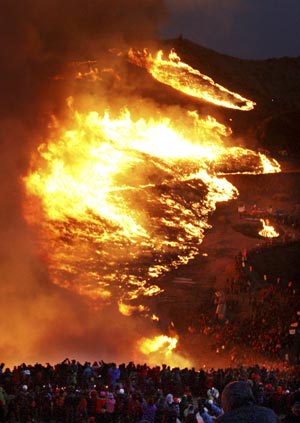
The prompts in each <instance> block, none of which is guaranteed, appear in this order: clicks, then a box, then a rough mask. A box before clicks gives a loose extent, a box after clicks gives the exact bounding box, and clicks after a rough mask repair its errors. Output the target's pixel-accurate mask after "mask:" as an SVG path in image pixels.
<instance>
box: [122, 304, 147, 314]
mask: <svg viewBox="0 0 300 423" xmlns="http://www.w3.org/2000/svg"><path fill="white" fill-rule="evenodd" d="M145 310H146V307H145V306H143V305H141V304H140V305H138V306H131V305H128V304H124V303H122V302H121V301H120V302H119V312H120V313H121V314H123V316H131V315H132V314H133V313H134V312H136V311H137V312H140V313H141V312H143V311H145Z"/></svg>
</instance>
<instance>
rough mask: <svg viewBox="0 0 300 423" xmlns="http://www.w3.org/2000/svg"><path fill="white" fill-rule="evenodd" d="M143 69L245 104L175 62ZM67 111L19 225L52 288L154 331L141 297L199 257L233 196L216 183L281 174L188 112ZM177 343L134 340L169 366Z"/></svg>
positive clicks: (36, 164) (36, 160)
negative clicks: (27, 225)
mask: <svg viewBox="0 0 300 423" xmlns="http://www.w3.org/2000/svg"><path fill="white" fill-rule="evenodd" d="M136 57H139V60H141V57H140V56H136V55H134V54H133V53H131V55H130V58H131V60H135V61H136ZM144 63H146V64H147V68H149V66H150V65H149V63H150V64H151V66H150V68H149V69H151V73H153V74H154V75H155V77H156V78H157V79H159V80H162V82H165V79H166V76H167V75H168V72H169V76H172V75H173V76H174V78H175V87H176V88H177V89H181V90H182V91H183V92H188V93H189V94H191V92H192V91H193V92H194V91H195V90H196V91H197V92H198V94H196V96H198V97H199V96H200V98H204V99H206V100H208V101H212V102H214V103H215V104H219V105H223V106H226V107H233V108H239V109H241V110H250V109H251V108H252V107H253V105H254V103H253V102H251V101H250V100H246V99H244V98H242V97H241V96H239V95H238V94H235V93H231V92H230V91H228V90H226V89H225V88H223V87H221V86H219V85H218V84H215V83H214V82H213V81H212V80H211V79H210V78H208V77H205V76H204V75H202V74H200V72H198V71H195V70H194V69H192V68H190V67H189V66H188V65H185V64H183V63H182V62H180V61H179V58H178V57H177V56H174V53H173V56H171V57H170V59H169V61H164V60H163V59H162V57H161V56H158V57H157V58H156V59H155V60H154V59H152V58H151V56H149V55H148V56H144V57H143V64H144ZM89 66H90V63H89ZM100 75H101V73H99V72H98V71H97V69H96V68H94V64H93V69H92V70H91V71H89V70H88V71H87V72H83V73H81V74H80V75H77V78H89V79H91V80H93V81H98V79H101V77H100ZM163 75H164V76H163ZM171 79H172V78H171ZM176 81H177V82H176ZM172 84H173V82H172ZM204 86H206V88H207V90H206V91H205V90H204ZM188 87H190V88H189V89H188ZM192 95H194V94H192ZM73 103H74V102H73V99H72V98H70V99H69V100H68V105H69V114H70V116H69V119H68V120H67V121H66V122H64V124H62V123H59V122H58V121H57V120H56V119H54V120H53V122H54V123H55V124H54V125H53V127H52V132H51V135H50V137H49V139H47V140H44V142H43V143H42V144H41V145H40V146H39V148H38V150H37V151H36V152H35V154H33V156H32V159H31V165H30V169H29V172H28V175H27V176H26V177H25V178H24V183H25V186H26V190H27V194H28V202H27V203H26V207H25V214H26V218H27V219H28V221H29V222H31V223H32V224H33V225H35V228H36V230H37V234H38V239H39V240H40V249H41V253H42V258H43V260H44V261H45V262H46V264H47V266H48V269H49V274H50V277H51V280H52V281H53V282H54V283H55V284H58V285H59V286H61V287H64V288H66V289H69V290H72V291H75V292H77V293H79V294H81V295H84V296H86V297H88V298H90V299H92V300H94V304H96V305H97V307H98V306H99V303H100V304H102V303H103V304H104V303H105V304H107V303H111V302H113V301H115V304H117V305H118V309H119V312H120V313H121V314H123V315H125V316H130V315H132V314H133V313H140V314H143V315H144V316H145V317H146V318H148V319H149V320H151V321H152V322H153V321H159V317H158V316H156V315H155V314H154V313H153V312H152V311H151V308H150V307H149V306H144V305H143V304H142V297H146V296H148V297H149V296H154V295H158V294H159V293H160V292H162V289H161V288H160V287H159V286H158V285H156V284H154V283H153V281H154V280H155V279H156V278H158V277H159V276H161V275H163V274H165V273H166V272H168V271H170V270H171V269H174V268H176V267H178V266H179V265H181V264H184V263H187V262H188V261H189V260H191V259H192V258H194V257H195V256H196V255H197V254H198V249H199V244H200V243H201V242H202V239H203V236H204V231H205V230H206V229H207V228H209V225H208V223H207V221H208V216H209V214H210V213H211V212H212V211H213V210H214V209H215V207H216V203H217V202H220V201H228V200H229V199H231V198H234V197H236V196H237V195H238V191H237V189H236V188H235V187H234V186H233V185H232V184H231V183H229V182H228V181H227V180H226V179H225V178H224V175H226V174H228V173H241V172H242V173H264V172H278V171H279V170H280V167H279V165H278V163H277V162H276V161H275V160H272V159H269V158H267V157H266V156H265V155H263V154H261V153H256V152H254V151H252V150H249V149H245V148H241V147H234V146H229V145H228V144H229V140H230V136H231V131H230V129H229V128H227V127H225V126H224V125H222V124H220V123H218V122H217V121H216V120H215V119H214V118H212V117H210V116H207V117H205V118H200V117H199V116H198V114H197V113H196V112H195V111H190V112H186V111H182V110H181V111H178V116H177V119H174V116H173V114H171V115H170V116H169V115H168V113H167V112H166V113H162V111H161V110H153V108H152V110H147V107H145V108H144V109H143V108H142V109H141V110H139V113H137V112H136V111H135V113H133V112H132V111H130V110H129V108H128V107H125V108H124V109H122V110H118V111H114V110H111V108H110V107H109V105H107V108H106V109H105V110H103V109H100V110H83V111H79V110H76V109H74V107H73ZM230 143H231V144H232V140H231V141H230ZM220 175H222V177H221V176H220ZM137 300H138V304H137V303H136V302H135V301H137ZM131 302H133V303H132V304H131ZM176 343H177V337H174V338H168V337H166V336H160V335H158V336H157V337H156V338H154V339H143V340H142V341H141V342H140V343H139V351H140V352H142V353H143V354H145V355H148V356H149V354H151V357H152V358H151V360H152V361H155V360H159V359H160V358H163V357H166V356H169V352H170V351H172V350H173V349H174V348H175V347H176ZM172 354H173V358H174V357H175V356H174V352H172ZM148 358H149V360H150V357H148ZM168 360H169V361H170V360H171V358H170V357H168ZM172 360H173V359H172ZM175 361H176V363H178V362H179V361H180V360H179V357H177V356H176V357H175V358H174V363H175ZM177 365H178V364H177Z"/></svg>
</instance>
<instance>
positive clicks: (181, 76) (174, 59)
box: [128, 49, 255, 110]
mask: <svg viewBox="0 0 300 423" xmlns="http://www.w3.org/2000/svg"><path fill="white" fill-rule="evenodd" d="M128 59H129V61H130V62H132V63H134V64H136V65H138V66H141V67H143V68H145V69H147V71H148V72H149V73H150V74H151V75H152V76H153V78H155V79H157V80H158V81H159V82H162V83H163V84H166V85H169V86H171V87H172V88H174V89H176V90H179V91H181V92H183V93H185V94H187V95H190V96H192V97H195V98H197V99H200V100H204V101H207V102H209V103H213V104H215V105H217V106H223V107H228V108H231V109H238V110H252V109H253V108H254V106H255V103H254V102H253V101H251V100H247V99H246V98H244V97H242V96H241V95H239V94H237V93H234V92H232V91H229V90H228V89H226V88H225V87H223V86H222V85H220V84H217V83H216V82H215V81H214V80H213V79H212V78H210V77H209V76H207V75H204V74H202V73H201V72H199V70H197V69H194V68H192V67H191V66H189V65H188V64H187V63H184V62H182V61H181V59H180V57H179V56H178V55H177V53H176V52H175V51H174V50H171V52H170V54H169V56H168V59H164V57H163V52H162V51H161V50H160V51H159V52H158V53H157V54H156V55H155V56H152V54H151V53H150V52H149V51H148V50H143V51H142V52H141V51H135V50H132V49H131V50H130V51H129V53H128Z"/></svg>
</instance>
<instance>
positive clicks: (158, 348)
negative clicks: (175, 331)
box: [136, 335, 192, 368]
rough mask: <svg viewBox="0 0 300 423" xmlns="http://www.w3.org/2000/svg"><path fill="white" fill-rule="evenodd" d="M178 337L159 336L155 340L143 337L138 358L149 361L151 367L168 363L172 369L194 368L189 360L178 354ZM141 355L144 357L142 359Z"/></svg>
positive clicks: (140, 341)
mask: <svg viewBox="0 0 300 423" xmlns="http://www.w3.org/2000/svg"><path fill="white" fill-rule="evenodd" d="M177 343H178V337H177V336H174V337H170V336H166V335H157V336H154V337H153V338H146V337H143V338H141V339H140V340H139V341H138V342H137V348H138V352H137V354H136V355H137V356H138V360H139V361H141V362H142V361H143V360H145V359H146V360H147V364H149V365H159V364H162V363H168V365H169V366H172V367H181V368H185V367H188V368H190V367H192V363H191V362H190V360H189V359H188V358H185V357H183V356H181V355H180V354H178V353H176V352H175V350H176V347H177ZM141 353H142V354H143V357H141Z"/></svg>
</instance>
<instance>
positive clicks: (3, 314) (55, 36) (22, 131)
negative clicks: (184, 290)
mask: <svg viewBox="0 0 300 423" xmlns="http://www.w3.org/2000/svg"><path fill="white" fill-rule="evenodd" d="M164 15H165V10H164V7H163V4H162V2H161V1H158V0H149V1H143V2H141V1H139V0H133V1H126V2H124V1H123V0H117V1H114V0H112V1H111V0H110V1H93V0H91V1H85V0H74V1H69V2H61V1H59V0H51V1H49V0H45V1H40V0H24V1H19V0H4V1H3V2H2V3H1V14H0V62H1V70H0V89H1V96H0V153H1V154H0V157H1V167H0V183H1V187H0V201H1V208H0V210H1V216H0V227H1V241H0V261H1V263H0V269H1V272H0V277H1V286H0V302H1V304H0V310H1V311H0V320H1V348H0V355H1V360H3V361H5V362H6V363H7V364H13V363H18V362H20V361H21V360H30V361H31V362H32V361H35V360H45V361H48V360H51V359H53V360H57V359H60V358H61V359H64V358H65V356H64V355H65V354H68V355H73V356H74V358H77V357H78V358H89V357H88V356H89V354H90V355H91V356H92V357H95V358H98V359H101V358H106V359H109V357H110V355H114V357H113V358H119V359H122V351H121V349H120V345H122V344H125V345H126V353H128V349H127V348H130V338H133V337H134V336H135V335H134V334H136V331H137V330H138V329H137V328H136V327H135V323H133V322H132V321H130V319H126V330H124V326H123V327H122V329H121V330H120V329H119V328H120V320H119V321H117V320H116V315H118V316H119V313H118V311H117V310H114V309H113V308H108V309H107V310H105V312H104V311H103V312H96V311H95V310H93V309H92V308H91V306H90V304H86V303H85V302H84V300H83V299H82V298H80V297H79V296H76V295H72V294H70V293H66V292H64V290H62V289H60V288H58V287H54V286H53V285H52V284H51V283H50V282H49V280H48V275H47V270H46V269H45V267H44V266H43V259H42V258H41V257H39V254H38V252H37V251H36V249H35V248H36V247H35V245H36V243H35V240H34V234H33V233H32V231H30V230H29V229H28V227H27V225H26V223H25V222H24V220H23V217H22V197H23V192H22V190H23V188H22V185H21V183H20V181H21V176H22V175H23V174H24V173H26V170H27V167H28V160H29V155H30V153H31V151H32V150H33V149H34V147H36V146H37V145H38V144H39V143H40V142H41V140H42V139H43V137H44V136H45V134H46V131H47V127H46V122H48V120H49V114H52V113H54V114H59V112H60V110H61V106H62V105H64V104H65V97H66V94H67V93H68V85H67V83H66V81H63V80H62V81H53V76H54V75H60V73H61V71H62V69H63V68H64V67H65V66H66V63H68V62H69V61H71V60H86V59H90V58H91V57H94V56H99V55H101V50H102V49H105V48H106V49H107V48H108V47H112V46H116V45H117V47H120V46H121V47H122V46H124V45H128V46H129V44H130V42H131V41H132V40H135V41H136V40H139V41H141V42H143V40H144V39H145V38H152V37H154V35H155V31H156V28H157V26H158V25H159V24H160V22H161V18H163V17H164ZM45 128H46V129H45ZM118 319H120V317H118ZM103 322H106V323H105V325H104V323H103ZM108 322H110V323H109V324H108ZM128 326H129V327H128ZM121 332H122V333H123V334H126V335H122V333H121ZM116 338H118V342H117V344H118V345H117V346H116V341H115V339H116ZM125 338H126V342H123V341H124V340H125ZM116 350H118V351H119V353H118V355H117V353H116ZM92 357H91V358H92Z"/></svg>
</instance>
